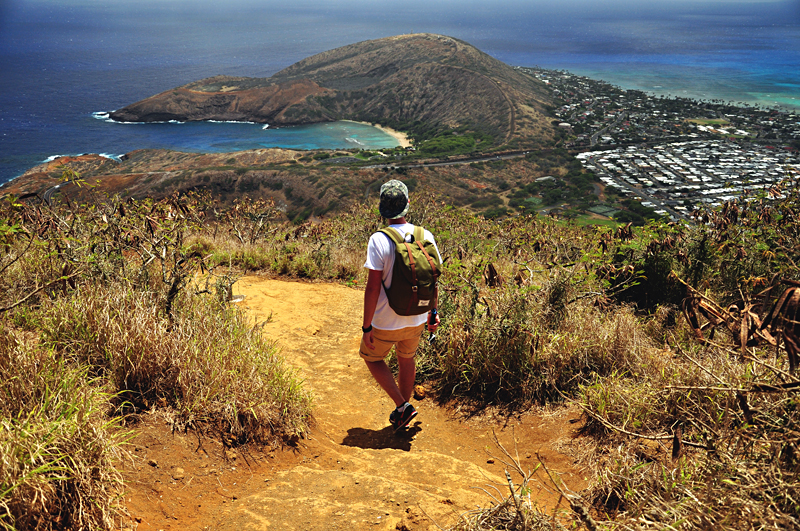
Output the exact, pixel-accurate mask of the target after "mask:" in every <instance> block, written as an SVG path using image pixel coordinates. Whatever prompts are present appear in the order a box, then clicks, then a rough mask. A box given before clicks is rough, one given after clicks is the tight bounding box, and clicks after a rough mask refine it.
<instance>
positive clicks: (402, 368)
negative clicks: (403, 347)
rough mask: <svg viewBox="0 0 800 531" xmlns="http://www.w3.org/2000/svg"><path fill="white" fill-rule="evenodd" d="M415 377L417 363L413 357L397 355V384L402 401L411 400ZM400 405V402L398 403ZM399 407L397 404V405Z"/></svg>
mask: <svg viewBox="0 0 800 531" xmlns="http://www.w3.org/2000/svg"><path fill="white" fill-rule="evenodd" d="M416 377H417V365H416V363H415V361H414V358H401V357H400V356H398V357H397V386H398V389H399V390H400V396H401V397H402V399H403V403H406V402H409V401H410V400H411V394H412V393H413V392H414V379H415V378H416ZM400 405H402V404H400ZM398 407H399V406H398Z"/></svg>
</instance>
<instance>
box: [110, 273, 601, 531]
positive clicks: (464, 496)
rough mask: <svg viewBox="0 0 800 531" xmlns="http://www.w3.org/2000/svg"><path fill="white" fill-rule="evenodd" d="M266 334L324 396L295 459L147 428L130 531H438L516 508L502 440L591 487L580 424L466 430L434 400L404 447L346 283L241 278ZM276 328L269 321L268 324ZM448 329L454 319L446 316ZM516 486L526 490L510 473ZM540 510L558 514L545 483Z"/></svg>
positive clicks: (483, 421)
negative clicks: (476, 515)
mask: <svg viewBox="0 0 800 531" xmlns="http://www.w3.org/2000/svg"><path fill="white" fill-rule="evenodd" d="M234 293H235V294H242V295H244V296H245V298H244V301H243V302H242V304H244V305H245V306H246V308H247V309H248V311H249V312H250V313H251V314H252V315H253V317H254V319H255V320H256V321H258V322H263V321H265V320H267V319H270V320H269V322H268V323H267V324H265V325H264V327H263V332H264V334H266V335H267V336H269V337H270V338H273V339H274V340H276V341H277V343H278V346H279V347H280V349H281V350H282V353H283V355H284V356H285V357H286V359H287V361H288V362H289V363H290V364H292V365H293V366H294V367H296V368H297V369H298V371H299V374H300V376H301V377H302V378H303V379H304V380H305V385H306V387H307V388H308V389H309V390H310V391H311V392H312V393H313V395H314V397H315V407H314V418H315V423H314V427H313V428H312V430H311V433H310V436H309V437H308V438H307V439H303V440H300V441H299V444H298V445H297V447H296V448H290V449H285V450H277V451H273V452H268V453H267V452H247V451H242V450H236V449H226V448H224V447H223V446H222V445H221V444H220V443H218V442H215V441H211V440H208V439H203V438H198V437H197V436H196V435H192V434H191V433H189V434H174V435H173V434H171V433H170V432H169V429H168V427H167V426H166V423H165V422H164V421H163V420H160V419H159V418H156V417H153V418H151V419H147V420H145V422H143V424H142V426H141V427H140V428H139V429H138V430H137V436H136V437H135V438H134V439H133V441H132V442H133V445H134V452H133V454H134V456H135V457H134V458H133V460H132V462H131V463H128V464H127V466H126V471H125V473H124V475H125V478H126V486H127V493H126V495H125V498H126V499H125V503H126V506H127V507H128V511H129V513H130V524H129V525H128V527H127V528H130V529H137V530H141V531H149V530H159V529H164V530H166V529H182V530H189V529H220V530H231V531H233V530H235V531H245V530H265V529H269V530H273V529H275V530H300V529H303V530H337V529H341V530H351V529H370V530H396V529H400V530H413V531H416V530H425V531H429V530H434V529H438V527H437V524H438V526H441V527H442V528H445V527H447V526H449V525H452V524H453V523H455V522H456V520H457V519H458V515H459V514H462V513H464V512H465V511H468V510H471V509H475V508H477V507H479V506H487V505H489V504H491V502H492V500H491V498H490V497H489V496H488V495H487V494H486V492H484V490H482V489H485V490H486V491H489V492H492V493H493V494H494V495H497V491H495V490H494V488H493V487H492V485H495V486H496V487H497V488H498V489H499V490H500V492H502V493H503V495H507V492H508V486H507V483H506V480H505V474H504V469H505V468H506V467H505V465H504V464H503V462H502V459H503V456H502V454H501V452H500V450H499V449H498V448H497V447H496V446H495V445H494V444H493V442H492V438H493V435H492V432H493V430H494V432H495V433H497V436H498V438H499V439H500V441H501V442H502V443H503V445H504V446H505V447H506V448H507V449H508V450H509V451H511V452H512V453H514V451H515V450H514V448H515V441H516V452H517V454H518V455H519V459H520V462H521V464H522V466H523V467H524V468H525V469H528V470H534V469H535V468H536V466H537V464H538V461H537V459H536V454H537V453H538V454H539V455H540V456H542V458H543V459H544V460H545V462H546V463H547V465H548V468H550V470H551V471H556V472H558V473H560V474H561V475H562V478H563V480H564V482H565V483H566V484H567V485H568V486H569V487H570V488H571V489H573V490H576V491H577V490H580V489H581V488H582V487H584V485H585V479H584V478H583V477H581V472H580V471H579V470H578V468H577V467H576V466H575V465H574V464H573V461H572V459H571V458H569V457H567V456H565V455H563V454H561V453H559V452H558V451H557V449H556V448H557V447H558V444H559V442H564V441H565V440H568V439H569V438H571V437H572V436H573V431H574V428H575V424H574V422H575V421H576V420H577V418H578V417H579V414H578V413H577V412H576V411H574V410H571V409H567V408H563V409H560V410H557V411H556V412H555V413H552V414H547V415H543V414H538V415H537V414H533V413H524V414H520V415H518V416H514V417H511V418H509V417H505V416H503V417H501V416H498V415H492V414H491V413H487V414H483V415H481V416H479V417H472V418H467V417H466V416H465V415H463V414H459V412H458V410H457V408H456V409H448V408H443V407H441V406H439V405H437V404H436V403H435V402H433V401H432V400H431V399H430V398H425V399H422V400H418V401H414V405H415V407H416V408H417V410H418V411H419V414H418V415H417V417H416V418H415V419H414V421H412V424H411V426H410V428H409V429H407V430H406V431H405V432H404V433H401V434H397V435H395V434H394V433H392V430H391V428H390V427H389V423H388V416H389V412H390V411H391V409H392V407H393V406H394V404H393V403H392V402H391V400H390V399H389V398H388V397H387V396H386V395H385V394H384V393H383V391H382V390H381V389H380V388H379V387H378V386H377V385H376V384H375V382H374V381H373V380H372V378H371V376H370V374H369V372H368V371H367V368H366V366H365V365H364V363H363V361H362V360H361V358H360V357H359V356H358V343H359V341H360V338H361V332H360V326H361V309H362V301H363V291H359V290H356V289H352V288H348V287H346V286H342V285H339V284H324V283H305V282H291V281H285V280H274V279H266V278H261V277H245V278H243V279H241V280H240V281H239V282H238V283H237V284H236V285H235V286H234ZM270 316H271V317H270ZM443 317H444V318H446V316H443ZM512 478H513V479H514V481H515V482H518V481H519V477H517V476H515V475H514V474H513V473H512ZM535 478H536V479H535V480H534V481H533V482H532V483H531V484H530V486H531V487H532V494H531V496H532V499H533V501H534V503H536V504H537V505H538V506H539V507H544V508H547V509H548V510H552V509H554V508H555V504H556V503H557V502H558V495H557V494H554V493H553V490H552V488H551V487H548V486H547V482H546V481H544V480H543V477H540V474H538V473H537V475H536V476H535Z"/></svg>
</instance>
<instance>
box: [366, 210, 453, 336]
mask: <svg viewBox="0 0 800 531" xmlns="http://www.w3.org/2000/svg"><path fill="white" fill-rule="evenodd" d="M389 227H390V228H392V229H394V230H396V231H397V232H398V233H400V235H401V236H405V235H406V234H408V233H413V232H414V225H412V224H411V223H405V224H400V225H389ZM425 239H426V240H428V241H429V242H431V243H433V245H434V247H436V241H434V239H433V234H431V233H430V232H428V231H427V230H425ZM436 254H437V255H438V256H439V260H440V261H441V254H440V253H439V248H438V247H436ZM394 255H395V244H394V241H392V240H391V239H390V238H389V237H388V236H387V235H385V234H383V233H382V232H376V233H375V234H373V235H372V236H370V238H369V244H368V245H367V261H366V262H365V263H364V267H366V268H367V269H372V270H374V271H382V272H383V274H382V275H381V277H382V279H383V285H384V286H386V287H387V288H389V287H391V285H392V271H393V270H394ZM427 318H428V314H427V313H423V314H421V315H397V314H396V313H395V311H394V310H392V307H391V306H389V299H388V298H386V291H384V289H383V288H381V292H380V295H378V306H377V307H376V308H375V315H374V316H373V317H372V326H374V327H375V328H377V329H379V330H399V329H401V328H408V327H412V326H419V325H421V324H422V323H424V322H425V321H426V320H427Z"/></svg>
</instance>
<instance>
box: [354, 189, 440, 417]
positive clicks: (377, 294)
mask: <svg viewBox="0 0 800 531" xmlns="http://www.w3.org/2000/svg"><path fill="white" fill-rule="evenodd" d="M408 207H409V199H408V188H406V185H405V184H403V182H402V181H398V180H391V181H389V182H387V183H384V184H383V186H381V194H380V206H379V210H380V213H381V216H382V217H383V218H385V219H387V220H388V224H389V226H388V228H387V229H383V230H382V231H379V232H376V233H375V234H373V235H372V236H371V237H370V239H369V244H368V245H367V261H366V262H365V264H364V267H366V268H367V269H369V276H368V278H367V287H366V291H365V292H364V321H363V324H362V327H361V330H362V332H363V336H362V339H361V347H360V354H361V357H362V358H364V361H365V362H366V363H367V367H368V368H369V372H370V373H371V374H372V376H373V378H375V381H377V382H378V385H380V386H381V388H382V389H383V390H384V391H386V393H387V394H388V395H389V397H390V398H391V399H392V400H394V403H395V406H397V408H396V409H395V410H393V411H392V413H391V414H390V415H389V422H390V423H391V425H392V427H393V428H394V430H395V432H396V431H398V430H399V429H401V428H404V427H405V426H407V425H408V423H409V422H411V419H413V418H414V417H415V416H416V414H417V411H416V410H415V409H414V406H412V405H411V404H410V403H409V400H410V399H411V394H412V392H413V390H414V378H415V377H416V365H415V362H414V354H415V353H416V351H417V346H418V345H419V341H420V337H421V336H422V332H423V330H424V328H425V325H426V323H427V324H428V330H429V331H430V333H431V334H432V333H434V332H435V331H436V328H437V327H438V326H439V316H438V314H437V312H436V311H433V312H431V310H434V309H435V308H436V297H435V288H436V278H438V275H439V271H440V270H441V258H440V255H439V249H438V248H436V243H435V242H434V239H433V235H432V234H431V233H430V232H428V231H427V230H424V229H422V227H415V226H414V225H412V224H410V223H408V222H407V221H406V218H405V216H406V213H408ZM392 238H394V240H395V241H393V239H392ZM419 238H422V240H423V241H419V242H417V241H415V240H418V239H419ZM403 242H408V243H409V244H412V243H413V244H414V245H406V244H405V243H403ZM398 243H401V244H402V246H401V251H400V252H402V251H403V250H405V249H406V248H409V249H411V248H414V249H415V253H416V254H417V255H418V259H417V260H416V270H415V271H416V272H415V274H416V273H420V276H424V275H425V274H426V272H425V271H423V270H427V273H431V269H434V270H435V277H434V278H433V281H432V282H433V296H431V295H429V294H427V293H428V292H427V291H425V290H424V289H423V288H420V290H419V291H418V290H417V289H412V288H410V287H407V286H408V284H404V282H403V280H404V279H402V278H401V279H399V280H397V281H396V282H395V289H394V291H393V290H392V281H393V279H398V276H397V275H399V274H401V273H403V271H402V268H405V269H406V272H408V271H409V268H408V266H407V265H406V264H404V263H402V262H401V263H399V265H396V260H395V257H396V255H397V253H398V249H397V244H398ZM417 244H418V245H419V247H417ZM423 244H424V245H425V246H426V247H427V250H425V248H426V247H425V246H423ZM418 249H422V251H421V252H420V251H419V250H418ZM412 261H413V260H412ZM429 265H430V266H429ZM396 268H397V269H398V270H397V271H396V272H395V269H396ZM393 273H395V276H394V277H393ZM405 282H408V281H405ZM401 287H402V288H403V289H404V290H405V292H403V293H398V290H399V289H400V288H401ZM412 292H413V293H412ZM387 293H388V296H387ZM418 293H426V295H424V297H425V298H421V297H420V298H417V294H418ZM398 297H399V299H402V301H403V302H402V304H399V305H398V303H397V302H396V300H397V299H398ZM390 298H391V299H392V302H391V305H390V300H389V299H390ZM412 298H413V302H405V301H412ZM392 306H395V309H393V308H392ZM431 316H432V317H431ZM431 321H433V322H431ZM392 345H394V347H395V353H396V354H397V366H398V375H397V382H395V379H394V376H393V375H392V371H391V370H390V369H389V366H388V365H387V364H386V362H385V361H384V359H385V358H386V356H387V355H388V354H389V351H390V350H391V348H392Z"/></svg>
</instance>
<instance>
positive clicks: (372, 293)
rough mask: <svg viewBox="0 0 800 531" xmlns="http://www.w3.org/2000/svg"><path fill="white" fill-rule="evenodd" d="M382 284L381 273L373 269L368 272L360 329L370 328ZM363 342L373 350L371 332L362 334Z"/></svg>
mask: <svg viewBox="0 0 800 531" xmlns="http://www.w3.org/2000/svg"><path fill="white" fill-rule="evenodd" d="M382 282H383V271H377V270H375V269H370V270H369V275H368V276H367V287H366V289H365V290H364V320H363V322H362V324H361V326H362V328H369V327H370V326H372V317H373V316H374V315H375V308H376V307H377V306H378V297H379V296H380V294H381V289H382ZM364 342H365V343H366V344H367V346H368V347H369V348H371V349H374V348H375V345H373V343H372V330H370V331H369V332H366V333H364Z"/></svg>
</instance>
